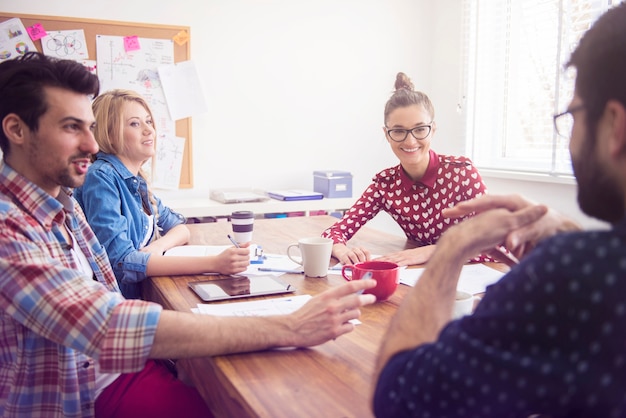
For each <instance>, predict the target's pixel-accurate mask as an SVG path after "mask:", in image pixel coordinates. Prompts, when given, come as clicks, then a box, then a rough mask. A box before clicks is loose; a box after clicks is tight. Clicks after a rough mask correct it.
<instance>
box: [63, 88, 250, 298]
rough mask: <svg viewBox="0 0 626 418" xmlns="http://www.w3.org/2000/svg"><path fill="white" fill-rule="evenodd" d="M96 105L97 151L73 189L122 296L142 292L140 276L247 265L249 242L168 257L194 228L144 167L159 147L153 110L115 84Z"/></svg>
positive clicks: (235, 270) (231, 269)
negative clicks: (150, 180)
mask: <svg viewBox="0 0 626 418" xmlns="http://www.w3.org/2000/svg"><path fill="white" fill-rule="evenodd" d="M93 112H94V115H95V117H96V128H95V131H94V136H95V139H96V142H97V143H98V146H99V148H100V152H98V153H97V154H96V155H95V156H94V157H93V159H94V161H93V164H92V165H91V167H90V168H89V171H88V173H87V176H86V178H85V183H84V184H83V186H82V187H80V188H78V189H76V191H75V194H74V196H75V197H76V200H78V202H79V203H80V205H81V207H82V208H83V211H84V212H85V215H86V217H87V221H88V222H89V225H90V226H91V228H92V229H93V231H94V232H95V234H96V236H97V237H98V240H99V241H100V243H101V244H102V245H103V246H104V247H105V249H106V252H107V254H108V256H109V259H110V261H111V266H112V267H113V272H114V273H115V277H116V278H117V281H118V283H119V285H120V289H121V291H122V293H123V294H124V296H126V297H127V298H133V299H138V298H140V296H141V292H140V290H141V288H140V282H141V281H142V280H144V279H145V278H146V277H148V276H159V275H178V274H199V273H206V272H217V273H223V274H234V273H241V272H243V271H245V270H246V268H247V266H248V265H249V264H250V256H249V252H250V250H249V249H248V248H247V246H248V245H247V244H244V245H243V246H242V247H244V248H235V247H231V248H227V249H226V250H224V251H223V252H222V253H220V254H218V255H209V256H177V257H173V256H172V257H165V256H163V253H164V252H165V251H167V250H169V249H170V248H172V247H174V246H178V245H183V244H186V243H187V241H188V240H189V229H188V228H187V226H186V225H185V218H184V217H183V216H182V215H180V214H178V213H176V212H173V211H172V210H171V209H170V208H169V207H167V206H165V205H163V203H162V202H161V200H160V199H159V198H157V197H156V196H155V195H154V194H153V193H152V191H151V190H150V187H149V185H148V182H147V181H146V177H145V175H144V174H143V171H142V169H141V167H142V166H143V164H144V163H145V162H146V161H147V160H149V159H151V158H152V156H153V155H154V152H155V144H156V130H155V127H154V122H153V117H152V111H151V110H150V108H149V106H148V103H147V102H146V101H145V100H144V98H143V97H141V96H140V95H139V94H138V93H136V92H134V91H131V90H111V91H108V92H106V93H103V94H101V95H100V96H98V97H97V98H96V99H95V100H94V102H93Z"/></svg>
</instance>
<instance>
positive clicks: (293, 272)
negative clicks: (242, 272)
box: [259, 267, 304, 274]
mask: <svg viewBox="0 0 626 418" xmlns="http://www.w3.org/2000/svg"><path fill="white" fill-rule="evenodd" d="M259 271H275V272H278V273H292V274H304V271H302V270H289V269H274V268H271V267H259Z"/></svg>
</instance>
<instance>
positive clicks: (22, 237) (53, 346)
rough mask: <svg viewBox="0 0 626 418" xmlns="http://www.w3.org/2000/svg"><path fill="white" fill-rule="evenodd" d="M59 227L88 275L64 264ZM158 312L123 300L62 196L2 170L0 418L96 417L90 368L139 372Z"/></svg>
mask: <svg viewBox="0 0 626 418" xmlns="http://www.w3.org/2000/svg"><path fill="white" fill-rule="evenodd" d="M63 223H65V225H66V226H67V227H68V228H69V229H70V230H71V231H72V233H73V234H74V236H75V238H76V242H77V244H78V246H79V247H80V250H81V251H82V252H83V253H84V254H85V255H86V256H87V259H88V260H89V263H90V266H91V268H92V270H93V272H94V275H93V277H85V275H84V274H83V273H81V271H80V269H79V268H78V266H77V265H76V263H75V261H74V259H73V257H71V256H70V250H69V248H70V244H69V243H68V242H67V241H66V240H65V238H64V237H63V235H62V234H61V232H60V228H63ZM161 309H162V308H161V307H160V306H159V305H156V304H152V303H149V302H144V301H139V300H133V301H131V300H125V299H124V298H123V297H122V296H121V294H120V293H119V288H118V286H117V284H116V281H115V277H114V276H113V272H112V271H111V267H110V265H109V261H108V259H107V256H106V252H105V250H104V248H103V247H102V246H101V245H100V243H99V242H98V240H97V239H96V238H95V236H94V234H93V232H92V231H91V229H90V228H89V226H88V224H87V222H86V220H85V217H84V215H83V213H82V211H81V210H80V208H79V207H78V205H75V201H74V200H73V199H72V198H71V197H70V193H69V191H68V190H63V191H62V192H61V194H60V196H59V197H58V198H56V199H55V198H53V197H51V196H50V195H49V194H47V193H45V192H44V191H43V190H42V189H40V188H39V187H37V186H36V185H34V184H33V183H31V182H30V181H28V180H27V179H26V178H24V177H22V176H21V175H19V174H18V173H17V172H16V171H14V170H13V169H12V168H10V167H9V166H7V165H6V164H4V163H0V416H2V417H15V416H28V417H56V416H58V417H61V416H63V417H78V416H81V417H83V416H93V415H94V403H95V379H96V375H95V370H94V369H95V362H98V365H99V367H100V371H101V372H103V373H114V372H117V373H127V372H136V371H139V370H141V369H142V368H143V366H144V364H145V362H146V360H147V357H148V353H149V351H150V348H151V346H152V342H153V339H154V334H155V331H156V325H157V322H158V320H159V315H160V312H161Z"/></svg>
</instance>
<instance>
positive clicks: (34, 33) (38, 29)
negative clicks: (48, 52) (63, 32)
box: [26, 23, 48, 41]
mask: <svg viewBox="0 0 626 418" xmlns="http://www.w3.org/2000/svg"><path fill="white" fill-rule="evenodd" d="M26 31H27V32H28V35H29V36H30V39H32V40H33V41H36V40H37V39H41V38H43V37H44V36H46V35H47V34H48V33H47V32H46V30H45V29H44V28H43V26H42V25H41V23H35V24H34V25H33V26H29V27H27V28H26Z"/></svg>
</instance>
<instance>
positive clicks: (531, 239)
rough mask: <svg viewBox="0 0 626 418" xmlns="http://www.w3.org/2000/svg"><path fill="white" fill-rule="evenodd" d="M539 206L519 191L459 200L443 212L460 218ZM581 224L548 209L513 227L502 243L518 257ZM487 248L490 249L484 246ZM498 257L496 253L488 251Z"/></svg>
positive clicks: (447, 215) (448, 215)
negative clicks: (546, 240) (542, 213)
mask: <svg viewBox="0 0 626 418" xmlns="http://www.w3.org/2000/svg"><path fill="white" fill-rule="evenodd" d="M536 206H539V205H537V204H536V203H534V202H531V201H530V200H527V199H525V198H523V197H521V196H519V195H507V196H498V195H484V196H481V197H478V198H476V199H472V200H467V201H465V202H461V203H459V204H458V205H456V206H454V207H453V208H449V209H445V210H444V211H443V215H444V216H445V217H448V218H460V217H462V216H466V215H469V214H473V213H476V214H480V213H483V212H486V211H490V210H493V209H506V210H508V211H509V212H512V213H513V212H519V211H522V210H523V209H526V208H531V207H536ZM580 229H581V227H580V226H579V225H578V224H577V223H576V222H574V221H572V220H571V219H569V218H567V217H566V216H564V215H562V214H560V213H558V212H557V211H555V210H552V209H547V210H546V212H545V214H544V215H543V216H541V217H540V218H538V219H537V220H535V221H533V222H530V223H526V224H524V225H521V226H519V227H518V228H515V229H512V230H511V231H509V233H508V234H507V235H506V237H505V238H504V240H503V242H502V244H503V245H504V246H505V248H506V249H507V250H509V251H510V252H511V253H512V254H513V255H514V256H515V257H517V258H518V259H521V258H523V257H524V256H525V255H526V254H528V253H529V252H530V251H531V250H532V249H533V248H534V247H535V245H537V243H538V242H539V241H541V240H543V239H545V238H548V237H551V236H553V235H555V234H557V233H559V232H564V231H575V230H580ZM485 251H486V252H488V251H489V249H485ZM490 254H493V255H494V256H496V257H497V255H496V254H494V253H493V252H491V253H490Z"/></svg>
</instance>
